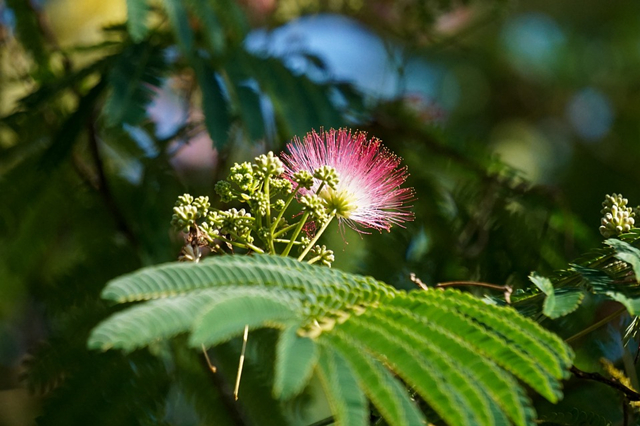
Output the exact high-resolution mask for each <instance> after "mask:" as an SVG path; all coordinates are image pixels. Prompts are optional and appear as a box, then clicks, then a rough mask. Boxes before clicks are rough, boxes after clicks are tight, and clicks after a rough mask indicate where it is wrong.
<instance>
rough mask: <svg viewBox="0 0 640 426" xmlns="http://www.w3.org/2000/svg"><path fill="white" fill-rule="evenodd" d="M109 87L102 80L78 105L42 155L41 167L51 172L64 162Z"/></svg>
mask: <svg viewBox="0 0 640 426" xmlns="http://www.w3.org/2000/svg"><path fill="white" fill-rule="evenodd" d="M106 87H107V83H106V80H105V79H102V80H100V81H99V82H98V84H96V85H95V86H93V88H92V89H91V90H89V92H88V93H87V94H86V95H84V96H83V97H82V98H81V99H80V102H79V103H78V108H77V109H76V110H75V111H74V112H73V113H72V114H71V115H70V116H69V118H67V120H66V121H65V122H64V124H63V125H62V126H61V127H60V129H59V130H58V133H57V134H56V135H55V137H54V138H53V141H52V142H51V145H50V146H49V148H47V150H46V151H45V152H44V154H43V155H42V158H41V160H40V167H41V168H42V169H44V170H51V169H53V168H55V167H57V166H58V165H59V164H60V163H61V162H62V161H64V160H65V159H66V158H67V156H68V155H69V154H71V150H72V148H73V145H74V144H75V142H76V140H77V139H78V136H79V135H80V133H81V132H82V131H83V130H84V129H86V127H87V122H88V119H89V117H91V115H92V114H93V113H94V108H95V104H96V102H97V101H98V98H99V97H100V95H102V92H103V91H104V89H105V88H106Z"/></svg>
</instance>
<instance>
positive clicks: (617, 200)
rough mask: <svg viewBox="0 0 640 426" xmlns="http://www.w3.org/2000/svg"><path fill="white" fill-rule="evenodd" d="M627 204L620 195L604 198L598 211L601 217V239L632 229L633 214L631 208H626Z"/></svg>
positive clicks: (633, 222)
mask: <svg viewBox="0 0 640 426" xmlns="http://www.w3.org/2000/svg"><path fill="white" fill-rule="evenodd" d="M628 202H629V200H627V199H626V198H623V197H622V195H620V194H612V195H606V196H605V200H604V201H603V202H602V210H600V213H602V215H603V216H602V219H601V220H600V228H599V229H600V233H601V234H602V236H603V237H605V238H610V237H615V236H617V235H620V234H622V233H624V232H629V231H630V230H631V228H633V226H634V224H635V219H634V216H635V212H634V211H633V209H632V208H631V207H627V203H628Z"/></svg>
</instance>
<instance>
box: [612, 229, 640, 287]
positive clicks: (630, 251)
mask: <svg viewBox="0 0 640 426" xmlns="http://www.w3.org/2000/svg"><path fill="white" fill-rule="evenodd" d="M604 243H605V244H607V245H608V246H611V247H613V248H614V249H615V251H616V253H615V255H614V256H615V257H616V258H617V259H620V260H622V261H624V262H627V263H628V264H629V265H631V268H633V272H634V274H635V276H636V281H638V282H640V250H638V249H637V248H635V247H633V246H632V245H631V244H628V243H626V242H624V241H622V240H619V239H617V238H609V239H608V240H606V241H605V242H604Z"/></svg>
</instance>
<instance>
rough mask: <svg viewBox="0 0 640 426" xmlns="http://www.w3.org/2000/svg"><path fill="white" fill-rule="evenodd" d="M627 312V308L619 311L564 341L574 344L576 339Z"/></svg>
mask: <svg viewBox="0 0 640 426" xmlns="http://www.w3.org/2000/svg"><path fill="white" fill-rule="evenodd" d="M626 311H627V308H620V309H618V310H617V311H615V312H614V313H612V314H611V315H609V316H608V317H606V318H603V319H601V320H600V321H598V322H596V323H594V324H591V325H590V326H589V327H587V328H585V329H584V330H582V331H580V332H578V333H576V334H574V335H573V336H571V337H569V338H568V339H565V340H564V341H565V342H567V343H569V342H572V341H574V340H576V339H579V338H581V337H582V336H584V335H586V334H589V333H591V332H592V331H593V330H596V329H598V328H600V327H602V326H603V325H605V324H606V323H608V322H609V321H611V320H613V319H615V318H617V317H619V316H620V315H622V314H623V313H625V312H626Z"/></svg>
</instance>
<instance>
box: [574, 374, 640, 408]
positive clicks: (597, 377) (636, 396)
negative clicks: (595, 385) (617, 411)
mask: <svg viewBox="0 0 640 426" xmlns="http://www.w3.org/2000/svg"><path fill="white" fill-rule="evenodd" d="M570 371H571V372H572V373H573V375H574V376H576V377H578V378H579V379H586V380H594V381H596V382H600V383H604V384H605V385H607V386H610V387H612V388H614V389H617V390H619V391H620V392H622V393H623V394H624V396H625V397H626V398H627V399H628V400H629V401H640V393H638V392H636V391H634V390H633V389H630V388H628V387H626V386H625V385H623V384H622V383H620V382H618V381H616V380H613V379H607V378H606V377H604V376H603V375H602V374H600V373H587V372H586V371H582V370H580V369H578V368H577V367H576V366H575V365H574V366H572V367H571V370H570Z"/></svg>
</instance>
